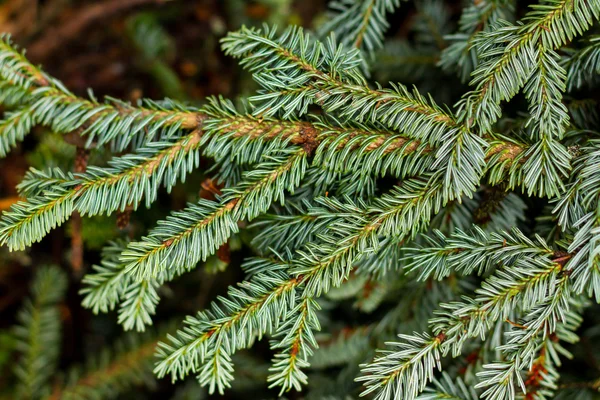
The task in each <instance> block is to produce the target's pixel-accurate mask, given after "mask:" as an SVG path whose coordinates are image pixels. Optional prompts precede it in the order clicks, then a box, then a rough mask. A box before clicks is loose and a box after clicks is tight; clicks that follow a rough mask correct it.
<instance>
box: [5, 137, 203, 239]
mask: <svg viewBox="0 0 600 400" xmlns="http://www.w3.org/2000/svg"><path fill="white" fill-rule="evenodd" d="M199 146H200V134H199V131H193V132H192V133H189V134H185V135H182V136H180V137H171V138H169V139H166V140H161V141H157V142H151V143H149V144H148V145H147V146H144V147H141V148H139V149H137V151H136V153H135V154H128V155H125V156H123V157H117V158H114V159H113V160H112V161H110V162H109V165H110V167H108V168H96V167H88V168H87V170H86V172H84V173H80V174H75V175H74V179H73V180H70V181H68V182H65V183H64V184H63V185H60V186H54V187H52V189H51V190H50V191H46V192H44V193H41V194H39V195H37V196H35V197H32V198H30V199H29V200H27V201H21V202H19V203H17V204H15V205H14V206H13V207H12V208H11V210H10V211H9V212H6V213H5V214H4V215H3V219H2V221H1V222H0V241H1V242H2V243H3V244H7V245H8V246H9V248H10V249H23V248H25V247H26V246H29V245H31V244H32V243H34V242H37V241H40V240H41V239H42V238H43V237H44V236H45V235H46V234H47V233H48V232H49V231H50V230H52V229H53V228H55V227H56V226H60V225H61V224H62V223H63V222H64V221H65V220H67V219H68V218H69V216H70V215H71V214H72V213H73V211H78V212H80V213H81V214H82V215H90V216H92V215H98V214H111V213H112V212H114V211H117V210H124V209H125V208H126V207H128V206H130V205H131V206H133V207H134V209H135V208H137V206H138V204H139V202H140V201H141V199H142V198H143V197H145V198H146V206H149V205H150V204H151V203H152V202H153V201H154V200H155V199H156V196H157V194H158V188H159V185H160V184H161V183H162V184H163V185H164V186H166V187H167V190H170V189H171V188H172V187H173V185H175V183H176V182H177V180H179V179H182V180H183V179H184V178H185V175H186V173H187V172H188V171H191V170H192V169H193V168H194V167H195V166H197V165H198V163H199V153H198V148H199ZM175 168H177V169H175ZM62 176H64V175H61V176H59V178H61V177H62ZM29 179H36V180H37V179H39V174H36V173H32V174H30V175H29ZM43 182H46V183H43V184H41V183H39V182H37V183H36V182H26V183H24V184H23V185H22V186H24V187H36V188H37V187H40V185H46V186H47V182H48V180H47V179H46V178H43Z"/></svg>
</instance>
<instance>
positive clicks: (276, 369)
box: [267, 297, 320, 396]
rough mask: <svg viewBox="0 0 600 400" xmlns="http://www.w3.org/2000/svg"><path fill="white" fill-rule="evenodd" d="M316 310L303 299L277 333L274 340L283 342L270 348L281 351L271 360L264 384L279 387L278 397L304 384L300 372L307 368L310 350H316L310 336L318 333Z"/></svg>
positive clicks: (315, 342)
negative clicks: (279, 338) (278, 338)
mask: <svg viewBox="0 0 600 400" xmlns="http://www.w3.org/2000/svg"><path fill="white" fill-rule="evenodd" d="M318 309H320V307H319V305H318V304H317V303H316V302H315V301H314V300H313V299H312V298H310V297H307V298H304V299H302V300H301V301H300V302H298V304H297V305H296V307H294V309H293V310H291V311H290V313H289V315H286V316H285V317H284V322H283V323H282V324H281V325H279V328H278V329H277V333H276V334H275V336H276V337H277V336H279V337H282V338H281V340H280V341H279V342H275V343H274V344H273V345H272V346H271V347H272V348H273V349H282V350H281V351H280V352H279V353H277V354H275V357H274V358H273V361H272V362H273V365H272V366H271V368H270V369H269V372H271V375H270V376H269V377H268V379H267V381H268V382H269V383H270V386H269V387H275V386H281V391H280V392H279V395H280V396H281V395H282V394H283V393H285V392H286V391H289V390H290V389H292V388H294V389H296V390H298V391H300V390H302V385H306V384H307V376H306V374H305V373H304V372H302V370H301V368H306V367H308V366H310V364H309V363H308V358H309V357H310V356H311V355H312V354H313V350H312V349H314V348H317V347H318V344H317V341H316V339H315V337H314V334H313V330H316V331H318V330H320V325H319V320H318V318H317V315H316V313H315V310H318ZM290 315H291V316H290Z"/></svg>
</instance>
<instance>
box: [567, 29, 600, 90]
mask: <svg viewBox="0 0 600 400" xmlns="http://www.w3.org/2000/svg"><path fill="white" fill-rule="evenodd" d="M561 65H562V66H563V67H564V68H565V69H566V70H567V74H566V75H567V89H568V90H569V91H572V90H574V89H579V88H581V87H582V86H583V85H584V84H589V83H590V82H594V81H595V80H596V79H597V78H598V75H599V74H600V36H599V35H592V36H590V37H589V39H588V40H587V42H586V46H585V47H583V48H582V49H577V50H570V51H568V53H567V57H566V58H564V59H563V60H562V62H561Z"/></svg>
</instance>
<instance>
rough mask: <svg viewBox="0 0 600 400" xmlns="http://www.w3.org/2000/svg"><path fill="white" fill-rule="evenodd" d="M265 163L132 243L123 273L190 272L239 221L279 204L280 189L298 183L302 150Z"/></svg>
mask: <svg viewBox="0 0 600 400" xmlns="http://www.w3.org/2000/svg"><path fill="white" fill-rule="evenodd" d="M264 160H265V161H264V162H263V163H261V164H260V165H258V166H257V167H256V168H255V169H254V170H253V171H251V172H249V173H247V174H245V179H244V180H243V181H242V182H240V183H239V184H238V185H237V186H236V187H234V188H229V189H225V190H224V191H223V197H222V198H221V200H220V201H219V202H211V201H206V200H201V201H200V202H198V204H197V205H191V206H189V207H188V208H186V209H185V210H183V211H178V212H175V213H173V215H172V216H171V217H169V218H168V219H167V220H165V221H164V222H159V225H158V227H157V228H155V229H154V230H153V231H151V232H150V235H149V236H147V237H145V238H144V239H143V240H142V241H140V242H134V243H131V244H130V245H129V246H128V250H127V251H125V252H123V255H122V257H121V260H122V261H123V262H126V263H128V266H127V273H129V274H132V275H135V276H137V277H139V278H144V277H150V276H156V274H158V273H160V271H164V270H169V269H173V268H176V269H177V271H181V272H183V271H185V270H190V269H192V268H194V267H195V265H196V263H198V262H199V261H201V260H202V261H204V260H206V258H207V257H208V256H209V255H211V254H213V253H214V252H215V251H216V250H217V249H218V248H219V246H221V245H222V244H223V243H225V241H226V240H227V239H228V238H229V236H230V235H231V234H232V233H234V232H237V229H238V228H237V222H238V221H241V220H243V219H248V220H252V219H254V218H256V217H257V216H258V215H259V214H261V213H264V212H265V211H266V210H267V209H268V208H269V207H270V205H271V203H272V202H274V201H277V200H280V201H283V199H284V190H288V191H290V192H293V190H294V188H295V187H297V186H298V184H299V183H300V179H301V178H302V176H303V174H304V172H305V170H306V152H305V151H304V150H303V149H300V150H294V149H291V150H290V151H288V152H287V154H285V153H284V154H282V155H275V156H270V157H269V156H265V157H264Z"/></svg>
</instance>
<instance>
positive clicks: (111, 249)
mask: <svg viewBox="0 0 600 400" xmlns="http://www.w3.org/2000/svg"><path fill="white" fill-rule="evenodd" d="M126 246H127V241H123V240H120V241H115V242H110V243H109V244H108V246H106V247H104V248H103V249H102V262H101V263H100V265H94V266H93V267H92V268H93V270H94V272H93V273H90V274H87V275H85V276H84V277H83V280H82V283H83V285H84V287H83V288H82V289H81V290H80V291H79V294H81V295H84V296H85V297H84V298H83V301H82V302H81V305H82V306H83V307H85V308H90V309H91V310H92V311H93V312H94V314H97V313H98V312H103V313H106V312H108V311H111V310H113V309H114V308H115V306H116V305H117V303H118V302H119V300H120V299H121V297H122V295H123V291H124V289H125V288H126V287H127V286H128V284H129V283H130V279H129V276H128V275H127V274H126V273H125V268H124V267H125V265H124V264H122V263H119V256H120V254H121V252H122V251H123V250H124V249H125V247H126Z"/></svg>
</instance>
